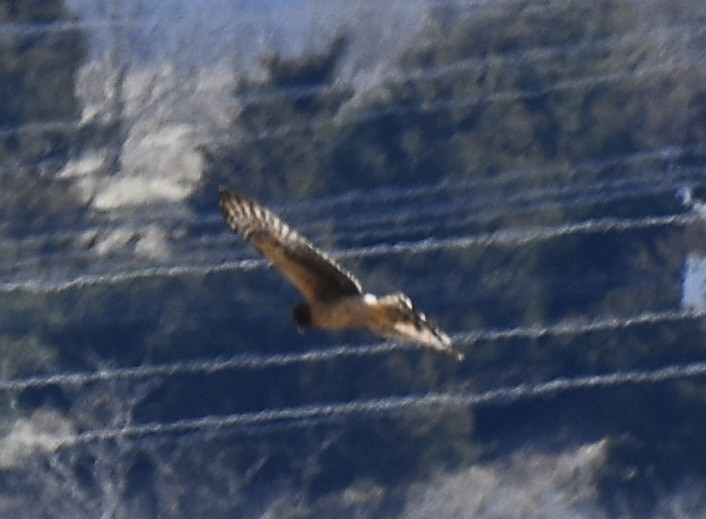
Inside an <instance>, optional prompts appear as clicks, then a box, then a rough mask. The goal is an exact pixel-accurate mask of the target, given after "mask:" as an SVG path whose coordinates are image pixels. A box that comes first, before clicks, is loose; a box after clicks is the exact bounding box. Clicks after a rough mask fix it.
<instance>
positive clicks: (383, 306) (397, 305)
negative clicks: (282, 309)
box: [220, 187, 463, 361]
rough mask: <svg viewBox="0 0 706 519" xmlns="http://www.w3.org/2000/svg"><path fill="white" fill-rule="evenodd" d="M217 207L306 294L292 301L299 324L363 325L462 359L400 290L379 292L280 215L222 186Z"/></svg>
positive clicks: (384, 335) (329, 327)
mask: <svg viewBox="0 0 706 519" xmlns="http://www.w3.org/2000/svg"><path fill="white" fill-rule="evenodd" d="M220 198H221V201H220V207H221V211H222V212H223V217H224V218H225V221H226V224H227V225H228V227H230V228H231V230H233V231H234V232H235V233H237V234H240V235H242V236H243V237H244V238H245V239H246V240H248V241H249V242H250V243H251V244H252V245H254V246H255V247H256V248H257V249H259V250H260V252H261V253H262V254H263V255H265V257H267V258H268V259H269V260H270V261H271V262H272V263H273V264H274V265H275V266H276V267H277V268H278V269H279V270H280V271H281V272H282V274H284V276H285V277H286V278H287V279H289V281H291V282H292V283H293V284H294V286H296V287H297V288H298V289H299V291H300V292H301V293H302V294H303V296H304V299H305V300H304V301H302V302H301V303H299V304H297V305H296V306H295V307H294V321H295V323H296V325H297V326H298V327H299V329H300V330H307V329H312V328H318V329H323V330H343V329H348V328H365V329H368V330H370V331H371V332H372V333H374V334H375V335H377V336H379V337H382V338H385V339H392V340H401V341H407V342H411V343H414V344H417V345H418V346H421V347H423V348H428V349H430V350H432V351H434V352H437V353H440V354H442V355H446V356H449V357H453V358H455V359H456V360H459V361H461V360H463V354H462V353H461V352H459V351H457V350H455V349H454V348H453V347H452V345H451V339H450V338H449V336H448V335H446V334H445V333H444V332H443V331H442V330H440V329H439V328H437V327H436V326H434V325H433V324H432V323H431V322H430V321H429V320H428V319H427V318H426V316H425V315H424V314H423V313H421V312H419V311H417V310H416V309H415V308H414V305H413V304H412V301H411V299H410V298H409V297H407V296H406V295H405V294H403V293H402V292H396V293H393V294H388V295H385V296H381V297H377V296H374V295H373V294H368V293H364V292H363V289H362V287H361V285H360V282H359V281H358V280H357V279H356V278H355V277H354V276H353V275H352V274H350V273H349V272H347V271H346V270H344V269H343V268H342V267H341V266H340V265H338V264H337V263H336V262H335V261H333V260H332V259H331V258H329V257H328V256H327V255H326V254H325V253H324V252H322V251H320V250H319V249H317V248H316V247H314V245H312V244H311V243H310V242H309V241H308V240H307V239H306V238H304V237H303V236H301V235H300V234H299V233H297V232H296V231H295V230H293V229H292V228H291V227H289V226H288V225H287V224H286V223H284V222H283V221H282V220H281V219H280V218H279V217H278V216H276V215H275V214H273V213H272V212H270V211H269V210H267V209H265V208H264V207H262V206H261V205H260V204H258V203H257V202H254V201H252V200H248V199H247V198H244V197H242V196H240V195H238V194H236V193H233V192H232V191H229V190H228V189H226V188H225V187H221V188H220Z"/></svg>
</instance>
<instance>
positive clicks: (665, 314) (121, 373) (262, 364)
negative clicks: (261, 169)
mask: <svg viewBox="0 0 706 519" xmlns="http://www.w3.org/2000/svg"><path fill="white" fill-rule="evenodd" d="M705 317H706V309H685V310H661V311H647V312H642V313H638V314H635V315H629V316H609V317H602V318H595V319H590V320H585V319H584V320H580V319H575V320H570V321H562V322H558V323H554V324H549V325H535V326H518V327H514V328H505V329H480V330H473V331H469V332H462V333H456V334H453V335H452V337H451V338H452V341H453V342H454V344H456V345H457V346H470V345H473V344H478V343H484V342H497V341H502V340H509V339H533V340H536V339H540V338H544V337H551V336H566V335H568V336H574V335H583V334H588V333H595V332H603V331H611V330H621V329H626V328H631V327H636V326H643V325H655V324H662V323H670V322H671V323H674V322H680V321H689V320H697V319H703V318H705ZM414 350H421V351H423V350H422V349H421V348H420V347H419V346H415V345H413V344H407V343H397V342H382V343H377V344H364V345H343V346H335V347H330V348H318V349H314V350H309V351H305V352H293V353H276V354H269V355H263V354H254V353H241V354H237V355H234V356H231V357H229V358H225V359H198V360H188V361H178V362H172V363H165V364H158V365H141V366H134V367H123V368H112V369H109V368H105V369H99V370H97V371H92V372H74V373H56V374H53V375H37V376H33V377H27V378H21V379H13V380H0V391H24V390H27V389H36V388H42V387H47V386H53V385H56V386H82V385H86V384H92V383H99V382H107V381H113V380H133V379H142V378H158V377H171V376H175V375H187V374H209V373H216V372H220V371H227V370H238V369H249V370H253V369H265V368H272V367H284V366H290V365H294V364H312V363H319V362H327V361H332V360H337V359H341V358H349V357H369V356H377V355H382V354H388V353H392V352H395V351H414Z"/></svg>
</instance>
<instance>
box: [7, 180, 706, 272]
mask: <svg viewBox="0 0 706 519" xmlns="http://www.w3.org/2000/svg"><path fill="white" fill-rule="evenodd" d="M691 175H693V178H692V176H691ZM672 177H673V178H670V177H665V176H664V174H663V173H662V172H659V173H655V174H641V175H639V176H637V177H636V178H634V179H633V178H623V179H618V180H607V181H599V182H596V183H593V184H588V185H585V186H583V185H566V186H559V187H548V188H537V189H529V190H526V191H520V192H517V193H511V194H500V195H497V196H487V195H486V196H483V197H482V198H480V199H478V200H472V201H470V202H469V201H467V200H465V199H463V200H445V201H443V202H441V203H430V204H424V205H423V207H419V206H415V207H416V208H415V209H413V210H403V209H400V208H397V210H395V211H390V212H385V213H383V214H378V212H377V211H375V212H374V214H373V216H366V215H363V216H361V217H356V216H348V217H347V218H345V219H343V220H341V221H340V222H339V223H338V225H337V229H336V231H335V232H334V233H332V234H330V236H329V237H330V239H332V240H334V241H338V240H341V239H346V240H350V241H359V240H363V239H367V240H369V239H380V238H385V237H387V238H394V237H395V236H400V235H404V234H409V233H419V232H431V231H433V230H434V229H437V228H438V227H439V225H440V222H443V226H444V227H446V228H448V227H458V226H462V225H463V226H467V225H469V224H471V223H480V222H486V223H487V222H490V221H493V220H496V219H499V218H503V217H510V216H517V215H524V214H531V212H532V211H541V210H544V209H546V208H549V207H552V206H555V205H560V206H561V207H562V208H564V209H566V208H568V207H583V206H588V205H595V204H596V203H609V202H615V201H620V200H626V199H628V198H636V197H640V196H651V195H657V194H661V193H665V192H668V191H670V190H674V191H675V193H676V192H677V190H679V189H680V188H682V187H683V186H684V184H685V183H686V184H688V185H689V186H691V187H698V186H699V185H701V184H702V183H704V182H706V180H705V179H704V178H703V169H702V168H699V169H697V170H693V171H692V170H689V171H688V172H687V171H684V170H679V171H678V174H676V175H672ZM642 184H644V185H642ZM584 193H586V194H584ZM454 195H455V197H457V196H458V195H459V193H458V192H456V193H454ZM453 213H463V214H459V215H458V216H451V215H452V214H453ZM419 219H424V220H425V221H424V223H421V224H414V223H408V222H409V221H410V220H419ZM430 219H431V221H429V220H430ZM442 219H443V220H442ZM220 220H221V216H220V215H218V223H220ZM391 221H394V223H395V225H394V226H389V225H387V224H388V223H389V222H391ZM187 224H188V222H187V223H185V225H187ZM147 225H149V224H147ZM320 226H321V224H320V223H319V222H311V221H310V222H308V223H307V224H305V225H302V226H300V227H299V230H300V231H301V232H303V233H304V234H307V235H308V234H309V232H308V231H309V230H310V229H316V228H318V227H320ZM351 227H352V228H353V229H350V230H349V228H351ZM360 227H363V230H354V229H355V228H360ZM365 227H372V228H369V229H365ZM123 229H126V230H128V231H135V232H139V229H140V225H138V224H137V223H132V224H130V225H125V224H123V225H122V226H116V227H115V230H123ZM95 232H98V231H97V230H96V231H95ZM57 234H58V235H56V236H54V235H51V234H45V235H42V237H41V238H40V237H37V236H35V237H30V238H25V239H23V240H21V241H20V242H19V243H18V242H16V241H14V240H13V241H11V242H8V246H9V247H11V248H12V249H13V250H14V251H18V249H19V247H21V246H23V245H30V244H31V245H33V246H35V247H37V246H40V245H43V244H46V243H47V242H48V240H49V239H54V240H58V241H62V240H66V239H71V238H74V239H76V238H78V236H79V235H78V234H75V233H72V232H71V231H65V232H63V233H57ZM42 239H45V240H46V241H44V242H43V241H42ZM232 242H233V239H232V234H231V233H230V232H225V231H223V232H220V233H218V234H217V235H208V234H206V235H199V236H196V237H191V238H187V239H185V240H180V241H179V244H180V245H181V246H182V248H185V249H191V248H194V247H198V249H199V254H200V253H201V252H200V251H202V250H203V249H204V247H213V246H215V245H218V246H226V245H229V246H230V245H231V244H232ZM0 249H2V246H0ZM15 253H16V254H17V252H15ZM228 254H229V255H234V254H235V252H234V251H232V250H229V252H228ZM98 258H99V253H98V252H96V251H95V250H92V249H90V248H88V249H83V250H77V251H70V252H68V253H67V252H65V251H55V252H44V253H42V252H39V253H36V254H34V255H32V256H31V257H27V258H20V259H17V260H15V261H13V262H12V263H11V264H9V265H8V266H9V267H11V268H12V270H13V271H14V272H17V270H18V269H23V268H27V267H30V266H33V265H39V264H42V263H47V262H51V264H52V265H54V266H56V264H57V260H58V261H63V262H74V261H85V260H88V259H90V260H96V259H98Z"/></svg>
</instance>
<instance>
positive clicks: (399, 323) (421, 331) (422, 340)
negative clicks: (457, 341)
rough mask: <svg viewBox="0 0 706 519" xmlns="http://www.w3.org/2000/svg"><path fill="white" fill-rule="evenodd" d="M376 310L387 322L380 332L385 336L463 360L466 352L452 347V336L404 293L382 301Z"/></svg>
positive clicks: (379, 301) (398, 293)
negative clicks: (420, 310) (429, 318)
mask: <svg viewBox="0 0 706 519" xmlns="http://www.w3.org/2000/svg"><path fill="white" fill-rule="evenodd" d="M375 307H376V310H375V311H376V313H377V314H378V317H379V321H380V322H385V321H387V323H388V324H386V325H384V327H383V328H382V329H381V330H380V332H381V334H382V335H383V336H385V337H387V338H389V339H402V340H405V341H410V342H414V343H417V344H419V345H420V346H422V347H424V348H429V349H431V350H433V351H435V352H437V353H440V354H442V355H446V356H447V357H453V358H455V359H456V360H458V361H462V360H463V358H464V355H463V353H461V352H460V351H458V350H456V349H454V348H453V346H452V345H451V339H450V338H449V336H448V335H446V334H445V333H444V332H443V331H442V330H441V329H440V328H438V327H436V326H434V325H433V324H432V323H431V322H430V321H429V320H428V319H427V317H426V315H424V314H423V313H421V312H419V311H418V310H416V309H415V308H414V306H413V305H412V301H411V300H410V299H409V297H407V296H406V295H405V294H403V293H402V292H397V293H395V294H390V295H387V296H384V297H381V298H379V299H378V300H377V302H376V303H375Z"/></svg>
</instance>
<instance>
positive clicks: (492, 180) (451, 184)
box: [12, 143, 706, 249]
mask: <svg viewBox="0 0 706 519" xmlns="http://www.w3.org/2000/svg"><path fill="white" fill-rule="evenodd" d="M704 151H706V147H705V146H704V145H703V144H699V143H697V144H690V145H683V144H681V145H669V146H664V147H662V148H660V149H657V150H649V151H640V152H636V153H631V154H628V155H621V156H616V157H610V158H607V159H602V160H590V161H585V162H581V163H578V164H576V165H573V166H571V168H570V170H569V171H570V172H571V173H572V175H577V174H580V173H584V172H599V171H601V170H604V169H608V168H614V167H619V166H628V165H634V164H638V163H640V162H645V161H649V162H652V161H655V160H660V161H670V160H677V159H679V158H680V157H683V156H684V155H687V154H698V153H703V152H704ZM566 172H567V171H566V168H565V167H559V166H550V167H546V168H529V169H521V170H511V171H508V172H505V173H500V174H498V175H495V176H493V177H488V178H479V179H472V180H462V181H441V182H436V183H428V184H420V185H417V186H413V187H408V186H405V187H395V186H383V187H378V188H373V189H367V190H352V191H346V192H343V193H337V194H332V195H325V196H320V197H313V198H308V199H303V200H297V201H296V202H289V203H286V204H281V205H274V206H272V209H273V210H274V211H275V212H281V213H287V214H288V213H290V212H301V211H307V210H323V209H326V208H330V207H336V206H340V205H342V204H360V203H375V202H385V203H386V204H387V203H390V202H393V201H397V200H406V199H411V200H416V199H418V197H419V196H423V195H435V194H438V193H443V192H445V191H448V192H449V193H453V194H454V195H457V194H458V193H459V192H464V191H471V190H477V189H484V188H489V187H493V186H502V185H503V184H505V183H510V182H517V181H526V180H527V179H531V180H533V181H536V180H538V179H542V178H551V177H552V176H554V175H557V174H561V173H566ZM702 173H703V168H681V167H680V168H679V169H677V170H674V171H669V172H668V173H667V174H668V175H669V177H665V174H661V173H655V174H654V175H652V176H653V177H654V179H653V180H651V179H649V178H646V175H645V174H644V172H640V173H639V174H638V175H635V176H634V178H628V177H626V178H623V179H619V180H616V181H601V182H597V183H595V184H588V185H587V186H565V187H559V188H548V189H547V191H546V192H552V191H551V189H556V190H567V191H568V190H571V189H576V190H580V189H583V190H589V189H600V187H599V186H601V185H604V186H605V187H606V188H607V189H609V188H611V186H612V187H615V186H620V185H622V184H624V183H625V184H627V183H630V182H635V183H645V182H650V183H653V184H654V185H655V186H656V185H661V184H664V183H665V181H666V182H678V181H682V182H692V181H699V180H700V179H701V178H702V176H703V175H702ZM690 175H694V178H693V179H692V178H690ZM677 179H680V180H677ZM679 187H682V186H679ZM534 192H535V193H536V194H542V193H543V191H542V190H541V189H537V190H534ZM507 196H509V197H513V198H515V197H517V198H525V197H527V195H526V192H520V193H517V194H514V195H507ZM535 196H536V195H535ZM478 203H479V204H481V205H487V204H488V202H487V201H486V198H485V197H483V198H481V199H480V200H479V201H478ZM496 210H497V208H496ZM132 214H134V212H133V213H132ZM138 214H139V213H138ZM145 214H146V215H145V217H144V220H145V221H144V222H139V221H134V220H133V221H131V223H130V228H131V229H134V228H139V227H144V226H147V225H152V224H155V223H160V222H161V223H168V224H172V225H174V224H176V223H178V224H179V225H181V226H193V225H210V224H217V225H220V224H221V222H222V216H221V214H220V212H215V211H214V212H209V213H206V214H204V215H198V214H197V215H194V216H193V217H192V218H191V219H189V220H181V218H183V211H181V212H180V213H179V218H180V219H177V217H174V216H170V217H169V218H168V219H164V218H161V219H160V217H159V215H156V214H155V213H154V211H147V212H145ZM397 216H399V215H395V217H397ZM346 221H347V220H344V221H342V222H341V224H342V225H345V224H346ZM315 225H316V224H314V225H307V224H304V225H303V226H301V227H300V229H302V230H306V229H307V228H313V227H315ZM123 228H125V224H118V225H107V226H91V227H84V228H76V229H64V230H59V231H52V232H51V233H42V234H35V235H32V236H29V237H26V238H23V239H22V240H21V242H20V243H19V244H20V245H22V244H45V243H46V242H48V241H49V240H53V241H63V240H67V239H75V238H77V237H79V236H86V235H91V234H95V233H98V232H103V231H107V230H111V229H112V230H119V229H123ZM17 246H18V243H17V242H13V243H12V247H13V249H16V248H17Z"/></svg>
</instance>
